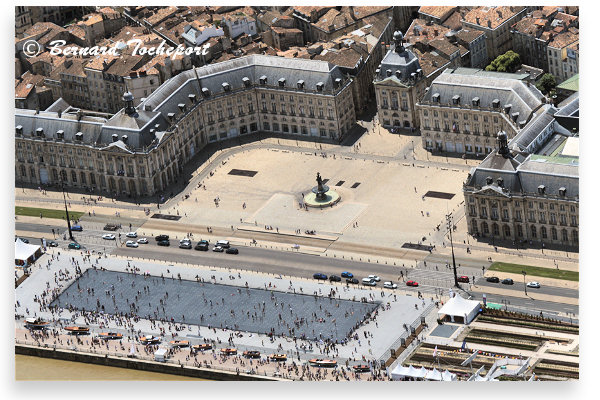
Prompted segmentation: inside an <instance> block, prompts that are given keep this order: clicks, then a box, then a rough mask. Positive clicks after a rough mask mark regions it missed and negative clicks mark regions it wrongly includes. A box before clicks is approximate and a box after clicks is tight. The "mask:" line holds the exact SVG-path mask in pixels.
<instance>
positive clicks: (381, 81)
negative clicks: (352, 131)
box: [373, 31, 427, 128]
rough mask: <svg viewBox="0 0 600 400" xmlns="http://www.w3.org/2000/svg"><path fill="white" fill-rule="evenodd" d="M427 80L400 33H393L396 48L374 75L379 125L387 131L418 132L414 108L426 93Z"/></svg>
mask: <svg viewBox="0 0 600 400" xmlns="http://www.w3.org/2000/svg"><path fill="white" fill-rule="evenodd" d="M426 78H427V77H426V76H424V73H423V70H422V69H421V67H420V65H419V60H418V58H417V56H415V54H414V53H413V52H412V51H411V50H410V49H407V48H406V47H405V46H404V43H403V35H402V33H401V32H399V31H396V32H395V33H394V46H393V48H392V49H391V50H389V51H388V52H387V54H386V55H385V57H384V58H383V60H382V61H381V64H380V65H379V67H378V68H377V70H376V71H375V79H374V81H373V85H374V86H375V96H376V100H377V115H378V117H379V123H380V124H381V125H382V126H383V127H386V128H394V127H398V128H400V127H402V128H418V127H419V116H418V114H417V110H416V108H415V104H417V101H418V99H420V98H421V97H422V95H423V94H424V93H425V88H426V87H427V79H426Z"/></svg>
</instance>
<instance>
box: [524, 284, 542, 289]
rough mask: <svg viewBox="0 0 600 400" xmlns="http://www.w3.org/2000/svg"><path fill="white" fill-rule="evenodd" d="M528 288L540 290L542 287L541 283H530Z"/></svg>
mask: <svg viewBox="0 0 600 400" xmlns="http://www.w3.org/2000/svg"><path fill="white" fill-rule="evenodd" d="M527 287H530V288H535V289H539V288H540V287H541V285H540V283H539V282H529V283H528V284H527Z"/></svg>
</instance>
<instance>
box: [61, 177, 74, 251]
mask: <svg viewBox="0 0 600 400" xmlns="http://www.w3.org/2000/svg"><path fill="white" fill-rule="evenodd" d="M60 184H61V188H62V193H63V200H64V202H65V213H66V216H67V228H68V229H69V239H71V241H73V242H74V241H75V239H74V238H73V231H72V230H71V219H70V218H69V208H68V207H67V198H66V197H65V182H64V180H63V179H61V181H60Z"/></svg>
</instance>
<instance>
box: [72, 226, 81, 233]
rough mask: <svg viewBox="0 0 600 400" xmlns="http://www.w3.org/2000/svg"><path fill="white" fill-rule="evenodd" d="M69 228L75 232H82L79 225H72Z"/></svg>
mask: <svg viewBox="0 0 600 400" xmlns="http://www.w3.org/2000/svg"><path fill="white" fill-rule="evenodd" d="M71 230H72V231H75V232H83V226H81V225H73V226H72V227H71Z"/></svg>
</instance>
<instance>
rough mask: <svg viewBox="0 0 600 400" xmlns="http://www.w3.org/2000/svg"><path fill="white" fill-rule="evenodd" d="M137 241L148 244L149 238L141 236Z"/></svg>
mask: <svg viewBox="0 0 600 400" xmlns="http://www.w3.org/2000/svg"><path fill="white" fill-rule="evenodd" d="M137 242H138V243H139V244H148V239H146V238H139V239H138V240H137Z"/></svg>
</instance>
